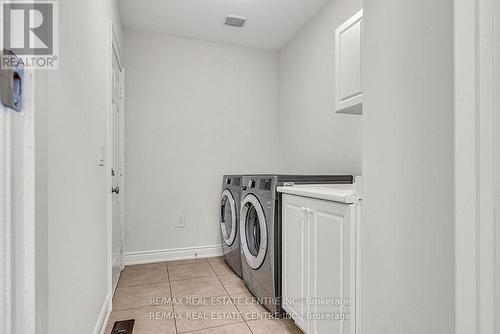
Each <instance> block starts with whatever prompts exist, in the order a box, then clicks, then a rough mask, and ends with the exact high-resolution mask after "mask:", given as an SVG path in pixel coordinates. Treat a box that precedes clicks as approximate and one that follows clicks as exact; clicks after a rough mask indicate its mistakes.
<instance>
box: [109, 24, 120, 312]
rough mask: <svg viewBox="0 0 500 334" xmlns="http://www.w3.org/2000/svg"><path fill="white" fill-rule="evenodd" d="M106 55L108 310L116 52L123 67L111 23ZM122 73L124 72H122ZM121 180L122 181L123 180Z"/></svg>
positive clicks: (111, 266)
mask: <svg viewBox="0 0 500 334" xmlns="http://www.w3.org/2000/svg"><path fill="white" fill-rule="evenodd" d="M107 51H108V55H107V58H108V59H107V61H108V78H107V80H108V108H107V109H108V110H107V119H106V137H107V138H106V158H105V159H106V160H105V170H106V188H105V193H106V221H107V231H108V236H107V243H108V291H109V295H108V297H109V298H108V300H109V302H110V305H109V308H110V309H112V305H111V299H112V298H111V297H112V296H113V294H114V289H113V198H112V193H111V188H112V187H113V177H112V175H111V168H112V164H111V162H112V161H113V141H114V138H113V121H114V120H113V101H112V99H113V57H114V53H115V52H116V54H117V56H118V61H119V63H120V65H121V66H122V68H123V69H124V66H123V57H122V53H121V46H120V42H119V40H118V37H117V34H116V29H115V26H114V24H113V21H109V23H108V50H107ZM123 71H124V70H123ZM122 112H123V113H124V108H122ZM123 115H124V114H123ZM124 118H125V117H122V124H121V127H122V134H123V135H122V138H121V139H122V145H121V147H122V157H123V159H125V155H124V147H125V146H124V142H123V141H124V138H125V136H124V133H125V124H124ZM124 177H125V172H124V171H123V178H124ZM123 178H122V180H123ZM124 190H125V189H124V185H123V184H121V185H120V194H121V196H120V198H121V203H120V206H121V210H122V212H124ZM122 239H124V236H123V235H122Z"/></svg>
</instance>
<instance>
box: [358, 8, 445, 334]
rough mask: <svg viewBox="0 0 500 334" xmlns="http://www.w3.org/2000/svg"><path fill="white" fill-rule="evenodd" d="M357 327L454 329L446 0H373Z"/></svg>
mask: <svg viewBox="0 0 500 334" xmlns="http://www.w3.org/2000/svg"><path fill="white" fill-rule="evenodd" d="M364 15H365V39H364V44H365V73H364V78H365V86H364V87H365V103H364V115H363V123H364V132H363V136H364V141H363V176H364V180H363V181H364V184H363V186H364V189H363V196H364V204H363V205H364V206H363V265H364V267H363V270H364V272H363V289H364V290H363V314H362V315H363V328H364V330H365V332H369V333H373V334H382V333H383V334H400V333H407V334H421V333H426V334H445V333H448V334H451V333H454V203H453V197H454V190H453V189H454V185H453V168H454V156H453V99H454V96H453V79H454V78H453V7H452V0H444V1H434V0H422V1H411V0H369V1H365V4H364Z"/></svg>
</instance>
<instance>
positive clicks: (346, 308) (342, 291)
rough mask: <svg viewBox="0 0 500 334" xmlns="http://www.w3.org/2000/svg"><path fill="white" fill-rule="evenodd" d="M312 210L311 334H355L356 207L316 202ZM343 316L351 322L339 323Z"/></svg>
mask: <svg viewBox="0 0 500 334" xmlns="http://www.w3.org/2000/svg"><path fill="white" fill-rule="evenodd" d="M311 210H312V212H311V214H310V217H309V241H308V243H309V252H308V262H309V270H310V274H309V275H310V278H311V279H310V281H309V289H308V290H309V291H308V297H309V298H308V299H309V300H310V301H311V304H310V305H309V307H308V314H307V318H308V319H310V320H309V323H308V326H309V333H314V334H354V333H355V319H354V313H355V312H354V310H355V305H354V304H355V299H356V296H355V290H354V288H355V269H356V268H355V265H356V262H355V255H356V254H355V243H356V241H355V236H356V234H355V228H356V227H355V206H354V205H347V204H342V203H336V202H327V201H322V200H315V199H312V200H311ZM351 311H352V314H351ZM342 315H344V316H348V317H350V320H344V321H341V320H337V319H335V316H342ZM325 317H330V318H325Z"/></svg>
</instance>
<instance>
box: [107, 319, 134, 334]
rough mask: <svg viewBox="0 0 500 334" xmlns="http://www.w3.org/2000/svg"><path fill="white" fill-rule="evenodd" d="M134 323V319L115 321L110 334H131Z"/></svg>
mask: <svg viewBox="0 0 500 334" xmlns="http://www.w3.org/2000/svg"><path fill="white" fill-rule="evenodd" d="M134 323H135V320H134V319H132V320H123V321H117V322H115V324H114V325H113V329H112V330H111V334H132V330H133V329H134Z"/></svg>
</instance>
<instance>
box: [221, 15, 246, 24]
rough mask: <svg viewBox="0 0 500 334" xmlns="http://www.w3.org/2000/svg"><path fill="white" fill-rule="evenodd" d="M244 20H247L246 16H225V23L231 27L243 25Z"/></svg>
mask: <svg viewBox="0 0 500 334" xmlns="http://www.w3.org/2000/svg"><path fill="white" fill-rule="evenodd" d="M246 21H247V18H246V17H241V16H236V15H228V16H226V22H225V24H226V25H228V26H232V27H243V26H244V25H245V22H246Z"/></svg>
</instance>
